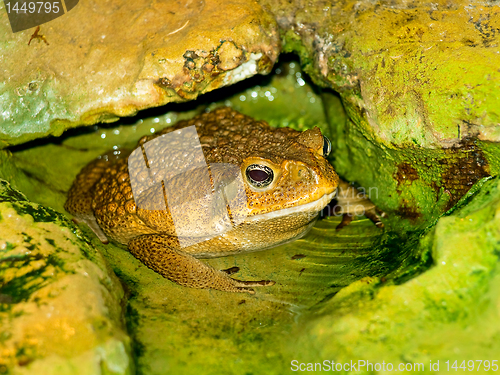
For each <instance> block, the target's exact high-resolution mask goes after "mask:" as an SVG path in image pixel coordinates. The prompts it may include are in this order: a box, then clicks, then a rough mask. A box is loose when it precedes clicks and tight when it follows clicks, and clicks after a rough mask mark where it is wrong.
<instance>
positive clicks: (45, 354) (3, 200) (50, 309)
mask: <svg viewBox="0 0 500 375" xmlns="http://www.w3.org/2000/svg"><path fill="white" fill-rule="evenodd" d="M123 297H124V292H123V289H122V287H121V284H120V282H119V281H118V279H117V278H116V276H115V275H114V273H113V272H112V271H111V270H110V268H109V267H108V266H107V263H106V262H105V261H104V259H103V258H102V256H101V254H100V253H98V252H97V251H96V250H95V249H94V248H93V247H92V246H91V245H90V244H89V243H87V242H86V241H85V240H84V239H83V238H82V234H81V232H80V230H79V229H77V228H76V227H75V226H74V225H72V224H70V223H69V222H68V221H67V219H65V218H64V217H63V216H62V215H61V214H59V213H57V212H55V211H54V210H52V209H49V208H45V207H43V206H40V205H37V204H34V203H31V202H29V201H27V200H26V198H25V197H24V196H23V195H22V194H21V193H19V192H18V191H16V190H14V189H12V188H11V187H10V185H9V184H8V183H7V182H6V181H4V180H0V337H1V338H2V340H1V342H0V373H10V374H65V375H66V374H103V373H105V374H130V373H131V372H132V360H131V357H130V340H129V338H128V336H127V334H126V333H125V330H124V326H123V321H122V314H123V311H122V308H121V304H120V303H121V301H122V299H123Z"/></svg>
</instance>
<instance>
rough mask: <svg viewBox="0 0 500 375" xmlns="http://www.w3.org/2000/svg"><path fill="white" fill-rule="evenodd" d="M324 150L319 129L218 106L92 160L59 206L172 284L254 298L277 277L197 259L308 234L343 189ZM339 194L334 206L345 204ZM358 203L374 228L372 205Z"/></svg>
mask: <svg viewBox="0 0 500 375" xmlns="http://www.w3.org/2000/svg"><path fill="white" fill-rule="evenodd" d="M330 150H331V144H330V141H329V140H328V139H327V138H326V137H324V136H323V135H322V134H321V131H320V130H319V128H317V127H315V128H313V129H309V130H306V131H304V132H299V131H296V130H293V129H290V128H271V127H270V126H269V125H268V124H267V123H266V122H264V121H256V120H253V119H252V118H250V117H248V116H245V115H243V114H241V113H238V112H236V111H234V110H232V109H230V108H220V109H216V110H214V111H212V112H209V113H204V114H202V115H199V116H197V117H195V118H193V119H191V120H188V121H180V122H178V123H177V124H176V125H175V126H172V127H169V128H166V129H164V130H161V131H159V132H157V133H155V134H152V135H149V136H145V137H143V138H141V139H140V140H139V144H138V147H137V148H136V149H135V150H134V151H132V152H130V153H126V154H122V155H121V157H119V158H116V159H114V160H112V159H113V158H110V157H101V158H98V159H96V160H95V161H93V162H91V163H90V164H89V165H87V166H86V167H84V168H83V169H82V171H81V172H80V173H79V174H78V176H77V177H76V179H75V181H74V183H73V185H72V187H71V189H70V191H69V193H68V199H67V201H66V204H65V209H66V210H67V211H68V212H69V213H71V214H72V215H74V217H75V221H77V222H84V223H86V224H88V225H89V227H90V228H91V229H92V230H93V231H94V232H95V233H96V235H97V236H98V237H99V238H100V239H101V241H103V242H105V243H106V242H107V241H108V239H110V240H112V241H114V242H117V243H119V244H122V245H125V246H127V248H128V250H129V251H130V252H131V253H132V254H133V255H134V256H135V257H136V258H138V259H139V260H140V261H141V262H143V263H144V264H145V265H146V266H147V267H149V268H151V269H152V270H154V271H156V272H157V273H159V274H161V275H162V276H164V277H166V278H168V279H169V280H171V281H173V282H175V283H177V284H180V285H184V286H188V287H192V288H202V289H205V288H210V289H216V290H222V291H227V292H246V293H251V294H253V293H254V290H253V287H258V286H269V285H273V284H274V282H273V281H271V280H260V281H243V280H237V279H235V278H232V277H231V276H230V275H231V274H233V273H235V272H237V271H238V268H237V267H232V268H230V269H227V270H216V269H214V268H212V267H210V266H208V265H207V264H205V263H203V262H202V261H200V260H199V259H201V258H210V257H219V256H225V255H230V254H237V253H241V252H249V251H258V250H263V249H268V248H272V247H275V246H278V245H281V244H284V243H287V242H289V241H293V240H295V239H297V238H300V237H302V236H303V235H304V234H305V233H307V231H308V230H309V229H310V228H311V227H312V225H313V224H314V222H315V221H316V219H317V217H318V214H319V212H320V211H321V210H322V209H323V208H324V207H325V206H326V205H327V204H328V203H329V202H330V201H331V200H332V198H333V197H334V195H335V193H336V190H337V188H338V187H339V183H340V184H343V185H341V187H342V186H344V187H345V189H343V190H342V191H344V192H347V191H349V190H348V189H349V186H348V185H346V184H345V183H342V182H339V178H338V176H337V174H336V173H335V171H334V169H333V167H332V166H331V165H330V163H329V162H328V160H327V159H326V157H327V156H328V154H329V153H330ZM344 195H345V196H343V195H342V194H341V195H340V198H339V201H340V202H341V203H342V201H344V203H345V202H346V201H349V198H348V197H347V196H346V194H344ZM358 201H359V199H358ZM358 203H359V202H358ZM361 203H362V204H363V205H364V206H366V207H367V209H368V211H370V212H371V214H370V217H371V219H372V220H373V221H374V222H375V223H376V224H377V225H378V226H381V225H382V223H381V222H380V219H379V217H378V216H377V215H376V213H375V212H374V206H373V204H372V203H371V202H370V201H369V200H361ZM356 207H358V208H357V210H358V211H359V207H360V206H359V205H357V206H356ZM343 213H344V214H346V217H348V216H349V215H350V214H359V213H360V212H354V211H353V212H350V211H349V210H346V209H344V210H343ZM345 224H347V222H345V220H344V225H345Z"/></svg>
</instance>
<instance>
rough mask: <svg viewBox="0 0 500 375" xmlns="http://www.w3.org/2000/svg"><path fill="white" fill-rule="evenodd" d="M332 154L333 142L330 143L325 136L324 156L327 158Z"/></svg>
mask: <svg viewBox="0 0 500 375" xmlns="http://www.w3.org/2000/svg"><path fill="white" fill-rule="evenodd" d="M330 152H332V142H330V140H329V139H328V138H327V137H325V136H323V156H324V157H325V158H326V157H327V156H328V155H330Z"/></svg>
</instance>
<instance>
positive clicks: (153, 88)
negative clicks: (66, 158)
mask: <svg viewBox="0 0 500 375" xmlns="http://www.w3.org/2000/svg"><path fill="white" fill-rule="evenodd" d="M0 17H1V18H0V35H1V37H0V60H1V61H2V70H1V73H0V82H1V83H0V108H2V111H1V112H0V121H1V123H2V124H1V125H0V147H5V146H8V145H13V144H20V143H23V142H26V141H29V140H32V139H35V138H38V137H44V136H47V135H56V136H57V135H60V134H61V133H62V132H63V131H64V130H66V129H68V128H71V127H75V126H80V125H90V124H95V123H97V122H112V121H116V120H117V119H118V118H119V117H123V116H131V115H134V114H136V113H137V111H139V110H141V109H145V108H150V107H156V106H160V105H164V104H166V103H169V102H182V101H186V100H192V99H195V98H196V97H197V96H198V95H200V94H203V93H205V92H208V91H211V90H213V89H215V88H218V87H223V86H226V85H230V84H232V83H235V82H238V81H240V80H242V79H245V78H247V77H250V76H253V75H255V74H257V73H263V74H266V73H269V72H270V70H271V68H272V66H273V64H274V62H275V61H276V59H277V57H278V54H279V51H280V38H279V35H278V32H277V26H276V23H275V21H274V19H273V18H272V17H271V16H270V15H269V14H268V13H267V12H265V11H264V10H263V9H262V8H261V7H260V6H259V5H258V4H257V3H254V2H247V1H244V0H231V1H225V2H224V3H223V4H222V5H221V3H220V2H218V1H215V0H207V1H203V2H202V3H200V2H188V3H186V2H176V1H162V2H153V3H152V2H151V1H150V0H140V1H133V2H125V3H124V2H122V1H118V0H108V1H105V2H103V1H93V0H92V1H84V2H80V3H79V4H78V5H77V6H76V7H75V8H74V9H72V10H71V12H69V13H67V14H66V15H64V16H61V17H59V18H57V19H55V20H53V21H51V22H49V23H46V24H43V25H42V26H41V27H40V31H39V33H38V35H41V36H43V39H42V38H35V39H33V40H32V41H31V43H30V45H28V41H29V40H30V37H31V36H32V34H33V33H34V29H29V30H25V31H22V32H18V33H16V34H13V33H12V31H11V29H10V25H9V23H8V18H7V12H2V13H1V16H0ZM69 25H71V27H69Z"/></svg>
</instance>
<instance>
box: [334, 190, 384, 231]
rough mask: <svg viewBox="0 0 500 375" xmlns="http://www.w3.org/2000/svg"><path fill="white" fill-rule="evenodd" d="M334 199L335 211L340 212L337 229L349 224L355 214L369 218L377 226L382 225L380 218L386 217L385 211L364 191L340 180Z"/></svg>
mask: <svg viewBox="0 0 500 375" xmlns="http://www.w3.org/2000/svg"><path fill="white" fill-rule="evenodd" d="M336 199H337V206H336V213H337V214H342V222H341V223H340V224H339V225H338V226H337V228H336V229H337V230H340V229H342V228H343V227H345V226H346V225H349V224H350V223H351V221H352V220H353V218H354V217H355V216H362V215H364V216H366V217H367V218H368V219H370V220H371V221H372V222H373V223H374V224H375V225H376V226H377V227H378V228H383V227H384V223H382V220H381V218H382V217H386V213H385V212H384V211H382V210H380V209H379V208H377V207H376V206H375V204H374V203H373V202H372V201H371V200H370V199H369V198H368V197H367V195H366V192H364V191H361V190H358V189H356V188H355V187H354V186H352V185H350V184H348V183H347V182H344V181H342V180H341V181H340V183H339V187H338V191H337V197H336Z"/></svg>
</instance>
